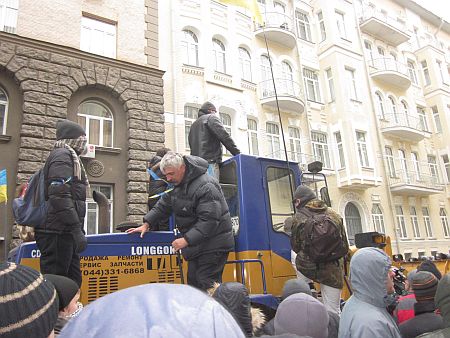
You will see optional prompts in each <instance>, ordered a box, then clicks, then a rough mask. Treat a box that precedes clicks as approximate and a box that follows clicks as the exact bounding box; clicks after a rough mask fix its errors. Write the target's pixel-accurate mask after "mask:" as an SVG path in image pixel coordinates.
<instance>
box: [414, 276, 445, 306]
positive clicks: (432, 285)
mask: <svg viewBox="0 0 450 338" xmlns="http://www.w3.org/2000/svg"><path fill="white" fill-rule="evenodd" d="M438 282H439V281H438V279H437V278H436V276H435V275H433V274H432V273H431V272H428V271H418V272H417V273H416V275H415V276H414V277H413V279H412V289H413V291H414V294H415V295H416V300H417V301H418V302H423V301H434V295H435V294H436V290H437V286H438Z"/></svg>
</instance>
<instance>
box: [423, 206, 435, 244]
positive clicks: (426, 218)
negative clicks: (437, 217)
mask: <svg viewBox="0 0 450 338" xmlns="http://www.w3.org/2000/svg"><path fill="white" fill-rule="evenodd" d="M422 218H423V223H424V225H425V233H426V235H427V238H433V223H432V222H431V217H430V210H429V209H428V207H427V206H423V207H422Z"/></svg>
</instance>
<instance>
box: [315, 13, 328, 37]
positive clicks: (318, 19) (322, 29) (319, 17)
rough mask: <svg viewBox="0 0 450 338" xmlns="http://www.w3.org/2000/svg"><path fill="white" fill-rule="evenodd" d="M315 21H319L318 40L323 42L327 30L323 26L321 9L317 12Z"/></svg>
mask: <svg viewBox="0 0 450 338" xmlns="http://www.w3.org/2000/svg"><path fill="white" fill-rule="evenodd" d="M317 21H318V22H319V30H320V38H321V40H320V42H323V41H325V40H326V39H327V30H326V27H325V21H324V19H323V13H322V11H319V12H317Z"/></svg>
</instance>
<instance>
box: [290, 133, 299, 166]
mask: <svg viewBox="0 0 450 338" xmlns="http://www.w3.org/2000/svg"><path fill="white" fill-rule="evenodd" d="M288 131H289V147H290V154H289V155H290V156H289V158H290V160H291V161H294V162H299V163H300V162H301V161H302V148H301V140H300V129H298V128H295V127H288Z"/></svg>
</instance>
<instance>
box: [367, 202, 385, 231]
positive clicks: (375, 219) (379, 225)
mask: <svg viewBox="0 0 450 338" xmlns="http://www.w3.org/2000/svg"><path fill="white" fill-rule="evenodd" d="M375 211H377V212H376V213H375ZM378 211H379V212H378ZM371 214H372V225H373V229H374V231H377V232H379V233H382V234H385V233H386V226H385V225H384V215H383V211H382V210H381V205H380V203H373V204H372V210H371Z"/></svg>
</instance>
